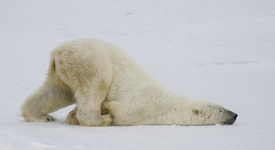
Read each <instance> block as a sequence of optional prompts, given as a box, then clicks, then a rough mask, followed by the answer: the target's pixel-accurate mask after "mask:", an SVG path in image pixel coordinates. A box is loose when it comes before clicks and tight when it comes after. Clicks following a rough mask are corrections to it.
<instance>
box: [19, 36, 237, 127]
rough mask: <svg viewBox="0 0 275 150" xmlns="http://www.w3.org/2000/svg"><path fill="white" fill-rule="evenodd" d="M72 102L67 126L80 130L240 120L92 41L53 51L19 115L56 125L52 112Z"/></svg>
mask: <svg viewBox="0 0 275 150" xmlns="http://www.w3.org/2000/svg"><path fill="white" fill-rule="evenodd" d="M74 103H76V106H77V108H75V109H74V110H73V111H71V112H70V113H69V115H68V117H67V120H66V123H68V124H80V125H81V126H107V125H118V126H125V125H171V124H176V125H212V124H217V123H219V124H233V123H234V121H235V120H236V118H237V114H235V113H233V112H231V111H229V110H227V109H225V108H223V107H222V106H219V105H217V104H213V103H210V102H206V101H195V100H192V99H188V98H184V97H181V96H178V95H176V94H174V93H173V92H172V91H170V90H169V89H168V88H167V87H165V86H164V85H162V84H161V83H159V82H157V81H156V80H155V79H154V78H153V77H152V76H151V75H149V73H147V72H146V71H145V70H144V69H143V68H142V67H141V66H140V65H139V64H138V63H137V62H136V61H135V60H134V59H133V58H132V57H131V56H130V55H129V54H127V53H126V52H125V51H124V50H123V49H122V48H120V47H118V46H116V45H114V44H112V43H109V42H107V41H104V40H99V39H90V38H85V39H77V40H74V41H69V42H65V43H62V44H60V45H59V46H57V47H56V48H55V49H54V50H53V51H52V53H51V59H50V66H49V70H48V75H47V78H46V81H45V82H44V84H43V85H42V86H41V87H40V88H39V89H38V90H37V91H35V92H34V93H33V94H31V95H30V96H29V97H28V98H27V99H26V101H25V102H24V103H23V105H22V108H21V111H22V116H23V117H24V118H25V119H26V120H27V121H45V122H47V121H55V120H56V119H55V118H54V117H52V116H50V115H48V114H49V113H52V112H54V111H57V110H58V109H60V108H63V107H66V106H68V105H71V104H74Z"/></svg>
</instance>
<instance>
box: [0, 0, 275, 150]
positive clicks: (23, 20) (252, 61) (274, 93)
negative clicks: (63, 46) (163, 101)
mask: <svg viewBox="0 0 275 150" xmlns="http://www.w3.org/2000/svg"><path fill="white" fill-rule="evenodd" d="M274 8H275V1H274V0H208V1H204V0H135V1H127V0H113V1H111V0H93V1H90V0H78V1H73V0H58V1H57V0H40V1H37V0H24V1H22V0H1V1H0V90H1V92H0V94H1V97H2V98H1V100H0V111H1V113H0V119H1V121H0V149H1V150H2V149H15V150H17V149H24V150H32V149H33V150H37V149H43V150H44V149H64V150H65V149H92V150H97V149H99V150H108V149H109V150H113V149H114V150H115V149H117V150H124V149H125V150H130V149H131V150H145V149H147V150H152V149H158V150H160V149H161V150H162V149H163V150H176V149H187V150H202V149H203V150H210V149H211V150H214V149H223V150H259V149H261V150H273V149H275V135H274V134H275V114H274V108H275V9H274ZM82 37H94V38H101V39H105V40H108V41H111V42H113V43H116V44H117V45H120V46H121V47H123V48H124V49H125V50H126V51H127V52H128V53H130V54H131V55H132V56H133V57H134V58H136V59H137V60H138V61H139V62H140V63H141V64H142V65H143V66H144V67H145V68H146V69H147V70H148V71H149V72H150V73H151V74H152V75H153V76H154V77H155V78H156V79H157V80H159V81H160V82H162V83H164V84H165V85H167V86H168V87H169V88H170V89H171V90H172V91H174V92H175V93H177V94H179V95H182V96H185V97H190V98H194V99H203V100H208V101H212V102H215V103H218V104H221V105H223V106H225V107H226V108H228V109H230V110H232V111H234V112H237V113H238V114H239V116H238V119H237V121H236V123H235V124H234V125H232V126H222V125H214V126H130V127H111V126H109V127H81V126H70V125H66V124H65V123H64V121H65V118H66V116H67V114H68V112H69V111H70V110H71V109H73V107H74V106H70V107H68V108H65V109H62V110H60V111H57V112H55V113H53V114H52V115H53V116H54V117H56V118H57V119H58V121H57V122H53V123H30V122H26V121H24V119H23V118H22V117H21V116H20V107H21V104H22V103H23V101H24V100H25V98H26V97H27V96H28V95H29V94H30V93H31V92H33V91H34V90H35V89H36V88H37V87H38V86H39V85H41V84H42V83H43V81H44V79H45V77H46V75H45V74H46V71H47V68H48V63H49V54H50V52H51V50H52V49H53V48H54V47H55V46H57V45H58V44H60V43H61V42H64V41H68V40H72V39H76V38H82Z"/></svg>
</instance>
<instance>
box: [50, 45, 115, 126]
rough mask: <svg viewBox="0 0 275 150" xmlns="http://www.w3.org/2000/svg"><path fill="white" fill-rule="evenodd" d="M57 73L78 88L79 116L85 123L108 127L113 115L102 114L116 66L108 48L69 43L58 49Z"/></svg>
mask: <svg viewBox="0 0 275 150" xmlns="http://www.w3.org/2000/svg"><path fill="white" fill-rule="evenodd" d="M54 53H55V55H54V56H55V64H56V72H57V74H58V75H59V76H60V78H61V79H62V80H63V81H64V83H66V84H67V85H68V86H69V87H70V88H71V89H73V91H74V97H75V100H76V105H77V113H76V117H77V119H78V122H79V124H80V125H81V126H107V125H109V124H110V122H111V121H112V119H111V116H110V115H109V114H107V115H102V114H101V104H102V102H104V100H105V98H106V95H107V93H108V90H109V87H110V85H111V82H112V65H111V61H110V58H109V55H108V53H107V51H104V49H100V48H98V47H93V46H92V45H85V44H84V45H81V46H79V45H73V46H70V45H68V46H67V47H66V46H65V47H62V48H60V49H57V50H56V51H55V52H54Z"/></svg>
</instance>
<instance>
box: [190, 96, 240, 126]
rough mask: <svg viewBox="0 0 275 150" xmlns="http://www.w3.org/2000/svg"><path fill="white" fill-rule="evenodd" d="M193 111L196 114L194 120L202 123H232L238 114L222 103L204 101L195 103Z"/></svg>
mask: <svg viewBox="0 0 275 150" xmlns="http://www.w3.org/2000/svg"><path fill="white" fill-rule="evenodd" d="M191 113H193V115H192V116H194V117H192V120H193V121H194V122H195V123H198V124H201V125H214V124H222V125H231V124H233V123H234V122H235V121H236V119H237V116H238V115H237V114H236V113H234V112H232V111H230V110H227V109H225V108H224V107H222V106H220V105H217V104H213V103H209V102H202V101H200V102H199V103H196V104H195V105H193V107H192V112H191Z"/></svg>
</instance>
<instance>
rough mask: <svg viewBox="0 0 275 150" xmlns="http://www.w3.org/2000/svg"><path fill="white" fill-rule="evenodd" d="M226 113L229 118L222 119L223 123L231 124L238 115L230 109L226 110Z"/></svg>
mask: <svg viewBox="0 0 275 150" xmlns="http://www.w3.org/2000/svg"><path fill="white" fill-rule="evenodd" d="M227 114H228V115H229V119H227V120H226V121H224V122H223V123H224V124H228V125H231V124H233V123H234V122H235V121H236V119H237V117H238V114H236V113H233V112H232V111H230V110H228V111H227Z"/></svg>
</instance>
